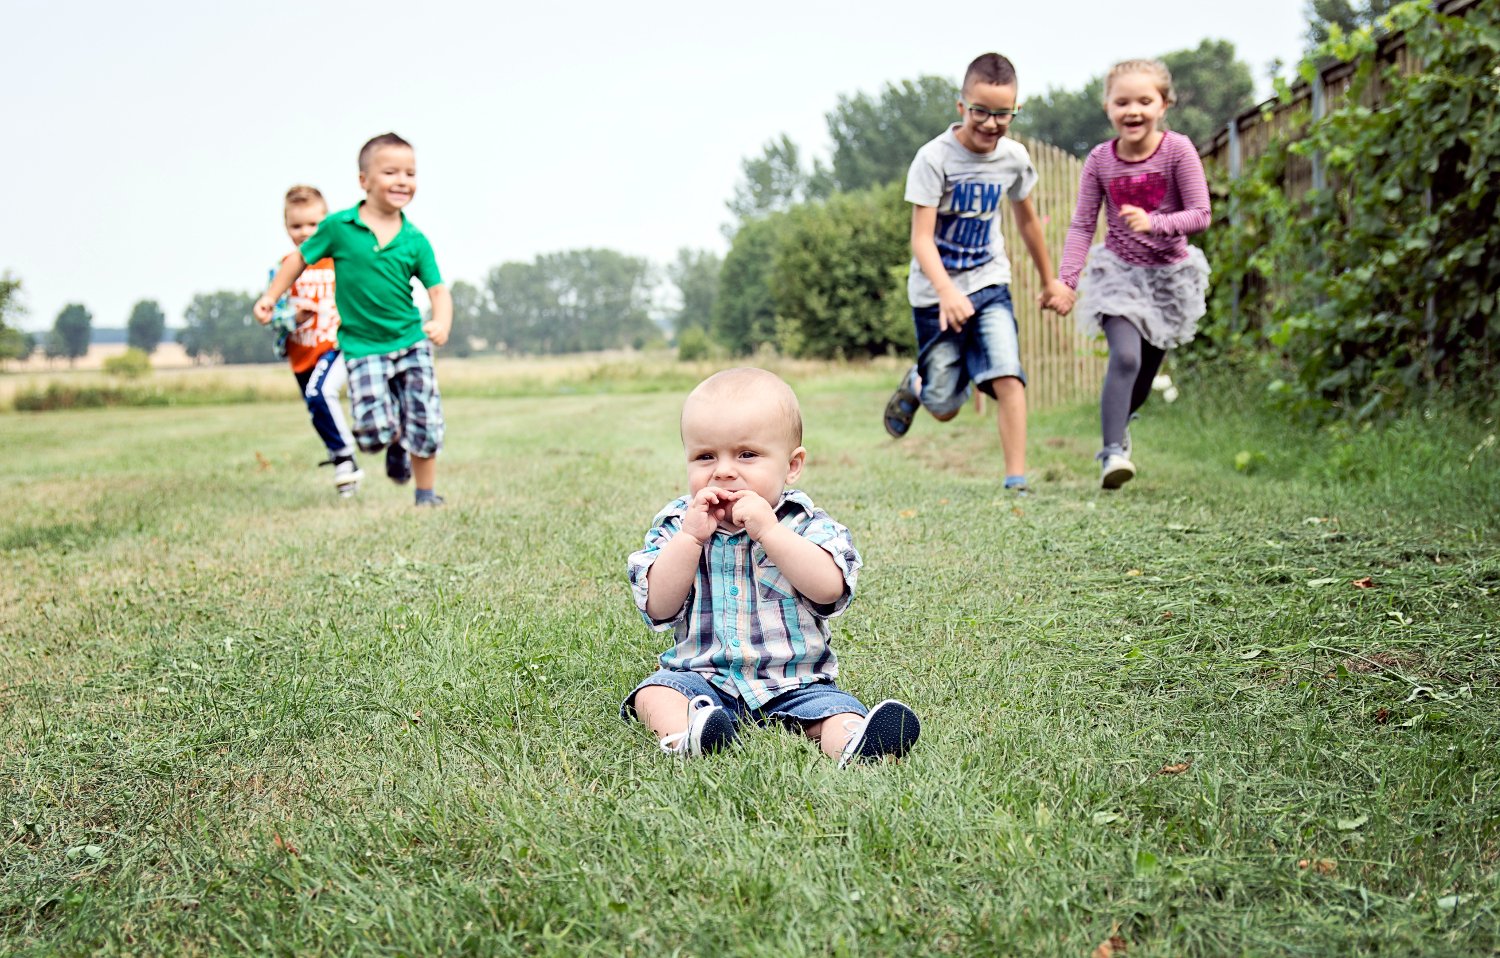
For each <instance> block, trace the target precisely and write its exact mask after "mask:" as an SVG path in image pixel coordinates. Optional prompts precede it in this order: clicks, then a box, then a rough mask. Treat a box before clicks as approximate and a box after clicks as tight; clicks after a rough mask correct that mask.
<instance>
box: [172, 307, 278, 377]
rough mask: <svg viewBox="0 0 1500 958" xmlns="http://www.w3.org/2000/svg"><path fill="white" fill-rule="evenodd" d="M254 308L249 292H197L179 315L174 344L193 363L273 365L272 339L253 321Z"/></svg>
mask: <svg viewBox="0 0 1500 958" xmlns="http://www.w3.org/2000/svg"><path fill="white" fill-rule="evenodd" d="M254 306H255V297H253V296H251V295H250V294H249V293H235V292H230V291H227V290H221V291H220V292H217V293H199V294H198V295H196V296H194V297H193V301H192V302H191V303H189V304H188V308H187V311H186V312H185V313H183V320H184V322H185V326H184V328H183V330H182V332H181V333H180V334H179V335H178V342H180V343H182V348H183V350H185V351H186V352H187V354H188V355H189V356H191V357H192V358H193V359H194V360H195V361H196V360H202V361H208V362H213V361H218V362H224V363H262V362H265V363H269V362H275V361H276V354H275V351H274V349H272V343H273V342H274V340H273V338H272V337H271V336H270V335H269V334H268V333H267V332H266V330H265V329H264V328H263V327H262V326H261V325H260V324H259V323H257V322H256V321H255V316H254V313H253V307H254Z"/></svg>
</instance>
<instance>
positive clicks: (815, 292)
mask: <svg viewBox="0 0 1500 958" xmlns="http://www.w3.org/2000/svg"><path fill="white" fill-rule="evenodd" d="M903 192H904V191H903V184H901V183H889V184H886V185H885V186H882V187H878V188H876V189H872V190H859V191H857V192H853V193H837V194H835V195H834V196H832V197H830V198H829V199H828V201H827V202H826V203H809V204H806V205H803V206H799V207H797V208H796V209H794V210H792V211H791V212H789V213H787V214H786V218H785V221H784V222H783V223H782V224H781V228H780V230H779V232H778V235H777V237H776V239H777V242H776V246H775V253H774V256H773V257H772V269H771V275H770V283H769V286H770V289H771V291H772V297H773V299H774V301H775V304H776V319H775V328H776V343H777V346H778V348H779V349H780V350H781V351H782V352H783V353H787V354H790V355H793V356H816V357H820V358H832V357H838V356H878V355H883V354H885V353H888V352H891V351H892V350H896V349H904V350H910V349H911V348H912V347H913V346H914V345H915V344H914V343H913V342H912V327H911V313H910V311H909V310H908V309H907V308H906V283H905V279H906V265H907V262H908V259H909V255H910V254H909V252H908V251H909V242H910V238H911V236H910V232H911V231H910V226H909V224H910V222H911V217H910V213H909V212H908V210H909V209H910V207H908V206H907V204H906V202H905V200H904V199H903V198H902V197H903ZM893 300H895V301H897V302H898V305H899V308H895V309H892V308H889V307H890V304H891V302H892V301H893Z"/></svg>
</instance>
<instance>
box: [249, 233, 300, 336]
mask: <svg viewBox="0 0 1500 958" xmlns="http://www.w3.org/2000/svg"><path fill="white" fill-rule="evenodd" d="M305 269H307V260H305V259H303V258H302V253H301V252H300V251H293V252H292V254H291V255H290V256H288V257H287V258H286V259H285V260H284V261H283V262H282V264H281V268H280V269H278V270H277V271H276V275H275V276H274V277H273V278H272V279H271V288H270V289H268V290H266V291H265V293H264V294H263V295H262V296H261V297H260V299H257V300H256V301H255V318H256V319H257V320H259V321H260V322H261V323H262V324H265V323H269V322H270V321H271V314H272V312H274V311H275V309H276V301H277V300H278V299H280V298H281V297H283V296H285V295H286V291H287V290H289V289H291V288H292V284H293V283H295V282H296V281H297V277H298V276H301V275H302V271H303V270H305Z"/></svg>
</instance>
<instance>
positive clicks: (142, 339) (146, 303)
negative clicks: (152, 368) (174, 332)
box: [125, 299, 167, 356]
mask: <svg viewBox="0 0 1500 958" xmlns="http://www.w3.org/2000/svg"><path fill="white" fill-rule="evenodd" d="M166 328H167V317H166V316H165V315H163V314H162V311H161V307H160V306H158V305H157V304H156V300H154V299H143V300H141V301H140V302H139V303H136V304H135V307H134V308H133V309H131V311H130V319H129V320H128V321H126V323H125V343H126V345H127V346H130V347H132V348H134V349H139V350H140V351H141V352H143V353H145V354H146V355H147V356H149V355H151V354H152V353H154V352H156V347H157V346H160V345H161V337H162V333H163V332H164V331H165V330H166Z"/></svg>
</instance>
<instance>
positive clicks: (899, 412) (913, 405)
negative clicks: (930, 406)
mask: <svg viewBox="0 0 1500 958" xmlns="http://www.w3.org/2000/svg"><path fill="white" fill-rule="evenodd" d="M920 388H921V383H920V381H919V380H918V378H917V367H916V366H915V365H913V366H912V367H911V368H910V369H908V370H907V371H906V375H905V376H902V377H901V385H899V386H897V387H896V391H895V392H894V393H892V394H891V398H890V400H889V401H888V402H887V403H886V404H885V416H884V417H883V422H884V423H885V431H886V432H888V433H890V434H891V438H892V439H900V438H901V437H902V436H904V435H906V431H907V430H908V429H910V428H911V420H912V417H913V416H915V415H916V414H917V410H918V409H921V408H922V399H921V397H920V395H919V394H918V390H919V389H920Z"/></svg>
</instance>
